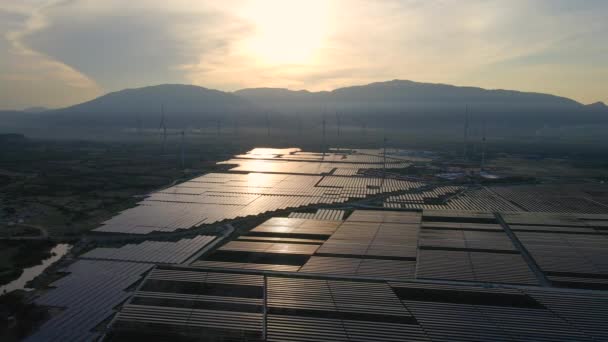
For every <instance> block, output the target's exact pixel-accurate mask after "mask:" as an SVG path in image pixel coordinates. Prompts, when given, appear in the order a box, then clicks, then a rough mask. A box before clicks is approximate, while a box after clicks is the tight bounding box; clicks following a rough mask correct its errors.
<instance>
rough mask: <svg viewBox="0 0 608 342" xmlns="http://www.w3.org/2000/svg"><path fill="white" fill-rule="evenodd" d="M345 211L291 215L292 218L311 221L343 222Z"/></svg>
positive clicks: (326, 210) (322, 210) (320, 210)
mask: <svg viewBox="0 0 608 342" xmlns="http://www.w3.org/2000/svg"><path fill="white" fill-rule="evenodd" d="M344 214H345V211H344V210H333V209H319V210H317V211H316V212H315V213H297V212H295V213H291V214H289V217H290V218H304V219H310V220H330V221H342V218H343V217H344Z"/></svg>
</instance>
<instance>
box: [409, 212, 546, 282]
mask: <svg viewBox="0 0 608 342" xmlns="http://www.w3.org/2000/svg"><path fill="white" fill-rule="evenodd" d="M423 219H424V223H423V225H422V229H421V230H420V239H419V243H418V246H419V253H418V265H417V267H416V277H417V278H419V279H421V278H425V279H439V280H457V281H471V282H490V283H507V284H509V283H510V284H531V285H535V284H538V280H537V278H536V276H535V275H534V273H533V272H532V270H531V269H530V267H529V265H528V264H527V263H526V261H525V260H524V258H523V257H522V255H521V254H520V252H519V251H518V250H517V248H516V247H515V246H514V245H513V243H512V241H511V239H510V238H509V236H508V235H507V234H506V233H505V232H504V230H503V229H502V227H501V226H500V225H499V224H498V222H497V221H496V219H495V218H494V217H493V216H491V215H471V214H466V213H461V214H455V213H453V212H449V211H445V212H441V211H431V212H430V213H429V215H426V212H425V214H424V216H423Z"/></svg>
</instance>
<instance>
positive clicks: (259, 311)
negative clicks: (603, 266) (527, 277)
mask: <svg viewBox="0 0 608 342" xmlns="http://www.w3.org/2000/svg"><path fill="white" fill-rule="evenodd" d="M264 298H266V299H264ZM606 304H608V295H607V294H606V293H572V292H564V291H556V290H551V289H545V290H540V288H539V289H533V288H530V289H516V288H486V287H480V286H474V285H471V286H463V285H447V284H432V283H422V282H416V283H413V282H407V283H405V282H385V281H363V280H358V281H353V280H348V279H333V278H327V279H323V278H302V277H297V276H295V274H293V275H288V274H285V275H282V276H270V275H266V276H265V275H263V274H262V273H259V272H256V271H252V272H251V273H249V274H243V273H242V272H239V273H231V272H228V271H211V270H201V269H191V268H179V269H175V268H167V267H159V268H157V269H155V270H154V271H153V272H152V273H151V275H150V276H149V278H148V279H147V280H146V282H145V283H144V285H143V286H142V288H141V289H140V291H138V292H136V293H135V295H134V297H133V298H132V299H131V300H130V301H129V302H128V303H127V304H125V305H124V306H123V308H122V309H121V311H120V313H119V314H117V316H116V319H115V320H114V322H113V324H112V326H111V330H110V332H109V333H108V335H107V340H108V341H125V340H138V339H146V338H148V339H149V338H155V339H166V340H171V339H178V340H181V339H186V340H197V339H205V340H230V341H233V340H234V341H262V340H266V341H330V340H331V341H472V340H476V341H589V342H590V341H599V340H606V339H608V329H606V326H607V325H606V324H605V323H606V322H608V309H606V307H607V305H606ZM264 334H266V335H265V336H264ZM264 337H265V339H264Z"/></svg>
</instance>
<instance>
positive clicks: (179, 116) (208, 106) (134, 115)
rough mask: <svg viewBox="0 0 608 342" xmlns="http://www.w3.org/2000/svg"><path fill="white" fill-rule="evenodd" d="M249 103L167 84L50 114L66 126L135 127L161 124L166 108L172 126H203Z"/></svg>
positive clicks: (229, 95) (210, 91)
mask: <svg viewBox="0 0 608 342" xmlns="http://www.w3.org/2000/svg"><path fill="white" fill-rule="evenodd" d="M248 106H249V104H248V101H247V100H245V99H243V98H241V97H238V96H236V95H234V94H232V93H227V92H222V91H219V90H214V89H207V88H203V87H198V86H193V85H181V84H164V85H157V86H149V87H143V88H135V89H125V90H121V91H117V92H112V93H109V94H106V95H103V96H100V97H98V98H96V99H94V100H91V101H88V102H84V103H81V104H77V105H74V106H71V107H67V108H62V109H58V110H55V111H52V112H49V114H50V115H48V117H49V118H50V119H52V120H54V121H55V122H61V123H63V124H93V123H95V124H107V125H123V126H124V125H125V123H127V124H129V125H133V124H134V122H135V121H138V120H141V121H143V122H144V124H146V125H147V126H154V125H158V124H159V122H160V120H161V116H162V113H161V111H162V110H163V109H164V116H165V118H166V121H167V124H168V125H171V124H173V125H177V124H179V125H183V124H184V123H190V124H200V123H201V122H202V121H205V120H211V119H213V118H215V117H221V116H225V115H226V113H237V112H241V111H243V110H244V109H246V108H247V107H248Z"/></svg>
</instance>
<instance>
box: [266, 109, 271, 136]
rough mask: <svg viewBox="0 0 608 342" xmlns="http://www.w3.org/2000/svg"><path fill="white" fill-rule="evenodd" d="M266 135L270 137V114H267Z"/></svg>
mask: <svg viewBox="0 0 608 342" xmlns="http://www.w3.org/2000/svg"><path fill="white" fill-rule="evenodd" d="M266 134H267V135H268V136H269V137H270V118H269V115H268V112H266Z"/></svg>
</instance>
